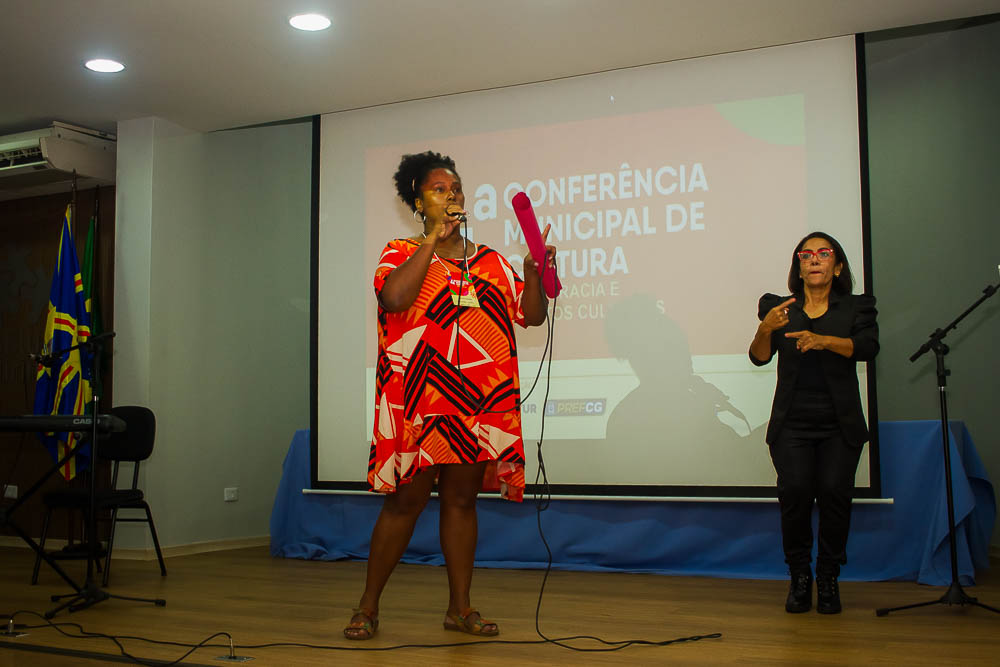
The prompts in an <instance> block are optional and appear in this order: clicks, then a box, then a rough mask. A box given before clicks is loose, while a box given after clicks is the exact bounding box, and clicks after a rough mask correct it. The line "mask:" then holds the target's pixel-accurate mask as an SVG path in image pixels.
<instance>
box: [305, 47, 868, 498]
mask: <svg viewBox="0 0 1000 667" xmlns="http://www.w3.org/2000/svg"><path fill="white" fill-rule="evenodd" d="M854 53H855V65H856V81H857V113H858V157H859V168H860V173H859V178H860V183H859V187H860V196H861V238H862V263H863V266H864V292H865V293H867V294H871V293H872V285H873V278H872V253H871V212H870V210H871V209H870V188H869V164H868V125H867V85H866V69H865V58H864V35H863V34H861V33H858V34H855V35H854ZM623 69H628V68H623ZM321 126H322V119H321V116H320V115H315V116H313V117H312V174H311V181H312V183H311V197H312V201H311V211H310V224H311V230H310V317H309V322H310V335H309V345H310V356H309V375H310V395H309V403H310V405H309V410H310V415H309V423H310V439H309V446H310V485H311V486H310V488H311V489H313V490H319V491H325V492H337V491H343V492H350V493H356V492H358V491H369V486H368V483H367V481H366V480H365V481H351V480H320V479H318V469H319V466H318V461H319V442H318V438H317V437H316V434H317V433H318V421H319V398H318V394H319V391H318V389H319V364H318V359H319V247H320V246H319V236H320V183H321V181H320V169H321V147H322V131H321ZM865 364H866V368H867V372H866V380H867V392H868V393H867V408H868V424H869V427H870V428H869V431H870V439H869V441H868V466H869V485H868V486H867V487H856V488H855V489H854V497H855V498H859V499H876V498H882V497H883V495H882V483H881V468H880V464H879V459H880V456H879V438H878V428H877V425H878V407H877V406H878V400H877V391H876V384H877V382H876V372H875V361H868V362H865ZM873 424H874V425H875V427H871V425H873ZM528 449H529V448H528V447H526V448H525V450H526V451H525V455H526V456H529V455H530V454H531V453H530V452H529V451H528ZM762 455H763V453H762ZM359 460H360V459H359ZM525 493H526V494H527V495H529V496H539V495H542V496H552V497H557V498H565V499H584V500H616V499H617V500H638V499H642V500H651V499H652V500H655V499H664V500H668V499H669V500H677V499H684V500H688V499H691V500H692V501H693V500H696V499H698V498H705V499H709V498H711V499H731V500H732V501H733V502H738V501H740V500H741V499H747V500H754V499H774V498H776V497H777V488H776V486H774V485H768V486H759V485H757V486H754V485H738V486H728V485H695V486H691V485H652V484H558V483H556V484H549V483H544V484H526V486H525ZM480 495H481V496H483V497H499V493H490V492H482V493H481V494H480Z"/></svg>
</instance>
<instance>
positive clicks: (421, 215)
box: [413, 209, 427, 225]
mask: <svg viewBox="0 0 1000 667" xmlns="http://www.w3.org/2000/svg"><path fill="white" fill-rule="evenodd" d="M418 215H419V216H420V217H419V218H418V217H417V216H418ZM413 219H414V220H416V221H417V222H418V223H420V224H421V225H422V224H424V223H425V222H427V216H426V215H424V212H423V211H418V210H417V209H413Z"/></svg>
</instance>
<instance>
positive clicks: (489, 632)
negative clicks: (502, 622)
mask: <svg viewBox="0 0 1000 667" xmlns="http://www.w3.org/2000/svg"><path fill="white" fill-rule="evenodd" d="M472 615H475V616H476V619H475V620H472V619H470V618H469V617H470V616H472ZM444 629H445V630H455V631H456V632H465V633H468V634H470V635H477V636H479V637H496V636H497V635H498V634H500V628H499V627H498V626H497V624H496V623H494V622H492V621H486V620H483V617H482V615H481V614H480V613H479V612H478V611H476V610H475V609H466V610H465V611H464V612H463V613H461V614H454V615H453V614H450V613H446V614H445V615H444Z"/></svg>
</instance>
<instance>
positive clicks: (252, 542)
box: [0, 535, 271, 560]
mask: <svg viewBox="0 0 1000 667" xmlns="http://www.w3.org/2000/svg"><path fill="white" fill-rule="evenodd" d="M270 543H271V536H270V535H262V536H260V537H238V538H233V539H228V540H208V541H206V542H192V543H191V544H180V545H177V546H172V547H162V551H163V557H164V558H171V557H173V556H192V555H194V554H201V553H209V552H211V551H229V550H231V549H247V548H249V547H261V546H266V545H268V544H270ZM64 546H66V540H55V539H50V540H46V541H45V547H46V550H49V549H53V550H54V549H62V548H63V547H64ZM0 547H23V548H25V549H27V548H29V547H28V545H27V544H25V542H24V540H22V539H21V538H19V537H17V536H15V535H0ZM114 558H115V560H118V559H119V558H120V559H121V560H156V550H155V549H153V548H152V547H149V548H144V549H124V548H118V547H116V548H115V552H114Z"/></svg>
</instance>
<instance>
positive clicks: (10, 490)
mask: <svg viewBox="0 0 1000 667" xmlns="http://www.w3.org/2000/svg"><path fill="white" fill-rule="evenodd" d="M3 497H4V498H13V499H14V500H17V485H16V484H8V485H7V486H6V487H4V490H3Z"/></svg>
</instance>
